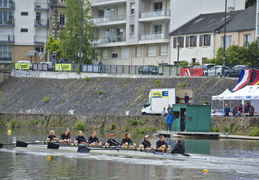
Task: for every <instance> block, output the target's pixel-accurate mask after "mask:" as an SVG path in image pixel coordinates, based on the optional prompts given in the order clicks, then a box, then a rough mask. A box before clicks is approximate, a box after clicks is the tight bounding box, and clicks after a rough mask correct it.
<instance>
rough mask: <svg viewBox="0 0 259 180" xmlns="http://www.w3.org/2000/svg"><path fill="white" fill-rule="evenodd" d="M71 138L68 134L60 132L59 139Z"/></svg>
mask: <svg viewBox="0 0 259 180" xmlns="http://www.w3.org/2000/svg"><path fill="white" fill-rule="evenodd" d="M64 139H71V137H70V135H65V134H61V136H60V140H64Z"/></svg>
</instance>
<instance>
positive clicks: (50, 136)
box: [47, 130, 58, 141]
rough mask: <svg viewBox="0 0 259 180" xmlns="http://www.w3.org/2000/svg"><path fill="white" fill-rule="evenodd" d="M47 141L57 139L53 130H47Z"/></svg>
mask: <svg viewBox="0 0 259 180" xmlns="http://www.w3.org/2000/svg"><path fill="white" fill-rule="evenodd" d="M47 141H58V138H57V137H56V135H55V131H54V130H50V131H49V136H48V137H47Z"/></svg>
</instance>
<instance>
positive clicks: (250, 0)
mask: <svg viewBox="0 0 259 180" xmlns="http://www.w3.org/2000/svg"><path fill="white" fill-rule="evenodd" d="M255 3H256V0H246V8H248V7H249V6H253V5H254V4H255Z"/></svg>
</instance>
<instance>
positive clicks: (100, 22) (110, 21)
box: [93, 15, 126, 26]
mask: <svg viewBox="0 0 259 180" xmlns="http://www.w3.org/2000/svg"><path fill="white" fill-rule="evenodd" d="M93 23H94V24H95V25H96V26H107V25H115V24H116V25H118V24H126V16H125V15H116V16H110V17H97V18H93Z"/></svg>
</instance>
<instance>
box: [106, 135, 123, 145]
mask: <svg viewBox="0 0 259 180" xmlns="http://www.w3.org/2000/svg"><path fill="white" fill-rule="evenodd" d="M120 145H121V144H120V143H119V142H118V141H116V139H115V134H110V139H108V140H107V142H106V143H105V146H120Z"/></svg>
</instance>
